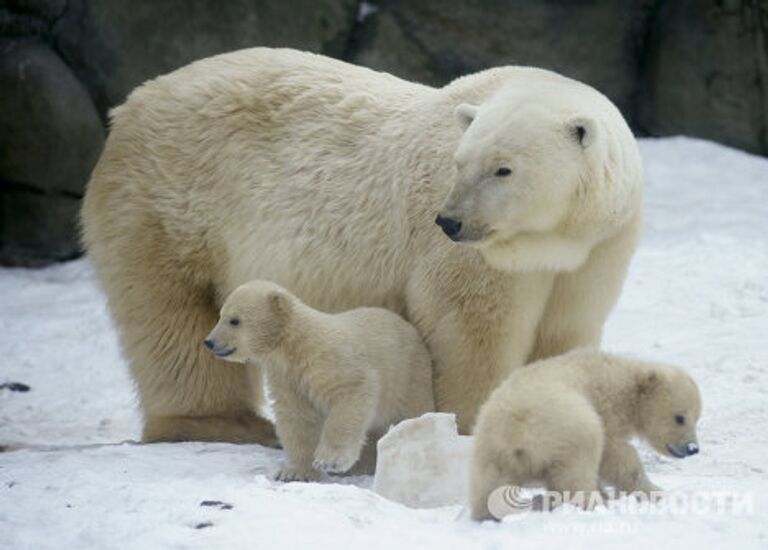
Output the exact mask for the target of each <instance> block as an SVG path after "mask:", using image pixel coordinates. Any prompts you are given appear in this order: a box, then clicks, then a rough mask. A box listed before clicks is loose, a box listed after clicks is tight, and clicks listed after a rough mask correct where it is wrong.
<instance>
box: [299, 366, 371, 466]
mask: <svg viewBox="0 0 768 550" xmlns="http://www.w3.org/2000/svg"><path fill="white" fill-rule="evenodd" d="M371 385H372V384H370V383H369V382H368V381H366V382H365V383H363V384H360V385H358V386H357V387H356V388H355V389H354V391H352V392H351V394H350V395H346V396H345V398H344V399H341V400H338V401H337V402H335V403H333V404H332V405H331V408H330V410H329V411H328V416H327V417H326V419H325V424H324V425H323V432H322V435H321V436H320V444H319V445H318V446H317V450H315V460H314V462H313V466H314V467H315V468H316V469H318V470H321V471H324V472H329V473H342V472H346V471H347V470H349V469H350V468H351V467H352V466H354V464H355V462H357V460H358V459H359V458H360V453H361V451H362V449H363V446H364V445H365V437H366V432H367V431H368V428H369V427H370V425H371V422H372V420H373V415H374V406H375V404H376V393H375V391H373V388H371V387H370V386H371Z"/></svg>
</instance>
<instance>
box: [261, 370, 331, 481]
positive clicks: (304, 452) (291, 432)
mask: <svg viewBox="0 0 768 550" xmlns="http://www.w3.org/2000/svg"><path fill="white" fill-rule="evenodd" d="M271 390H272V394H273V397H274V398H275V404H274V410H275V420H276V422H275V424H276V426H275V427H276V430H277V436H278V438H279V439H280V443H281V444H282V446H283V449H284V450H285V454H286V458H287V463H286V464H285V465H284V466H283V467H282V468H281V469H280V470H279V471H278V472H277V473H276V474H275V476H274V477H275V479H276V480H278V481H318V480H320V479H322V478H323V474H322V472H320V471H318V470H316V469H315V468H313V467H312V457H313V454H314V451H315V447H317V442H318V440H319V439H320V430H321V429H322V424H321V418H320V415H319V414H318V413H317V412H316V411H315V410H314V409H313V408H312V406H311V404H310V403H309V402H308V401H307V400H306V398H304V397H303V396H301V395H299V394H297V393H295V392H294V391H292V390H290V389H288V388H282V387H280V385H279V384H274V385H273V387H272V388H271Z"/></svg>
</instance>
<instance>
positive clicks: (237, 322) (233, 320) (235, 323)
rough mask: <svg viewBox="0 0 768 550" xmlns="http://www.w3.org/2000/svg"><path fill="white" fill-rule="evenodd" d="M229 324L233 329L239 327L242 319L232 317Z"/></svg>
mask: <svg viewBox="0 0 768 550" xmlns="http://www.w3.org/2000/svg"><path fill="white" fill-rule="evenodd" d="M229 324H230V325H232V326H233V327H236V326H237V325H239V324H240V319H238V318H237V317H232V318H231V319H230V320H229Z"/></svg>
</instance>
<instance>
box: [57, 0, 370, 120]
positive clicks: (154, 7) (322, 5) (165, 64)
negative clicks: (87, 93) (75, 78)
mask: <svg viewBox="0 0 768 550" xmlns="http://www.w3.org/2000/svg"><path fill="white" fill-rule="evenodd" d="M356 14H357V3H356V1H355V0H295V1H291V2H286V1H274V0H227V1H224V2H222V1H219V0H195V1H188V0H163V1H162V2H158V1H156V0H131V1H125V0H99V1H85V0H69V5H68V8H67V10H66V11H65V13H64V15H63V16H62V17H61V18H60V19H59V21H58V22H57V23H56V25H55V27H54V38H55V40H56V44H57V46H58V48H59V50H60V51H61V52H62V54H63V55H64V57H65V58H66V59H67V61H68V62H69V63H70V65H71V66H72V67H73V68H74V70H75V72H76V73H77V74H78V75H79V76H80V77H81V79H82V80H83V81H84V82H86V83H87V84H88V86H89V88H90V90H91V92H92V94H93V96H94V99H95V101H96V105H97V108H98V109H99V112H100V113H105V112H106V110H107V109H108V108H110V107H113V106H115V105H118V104H120V103H122V102H123V100H124V99H125V97H126V96H127V95H128V93H129V92H130V91H131V90H132V89H133V88H134V87H136V86H138V85H139V84H141V83H142V82H144V81H145V80H148V79H150V78H154V77H156V76H158V75H160V74H164V73H166V72H169V71H172V70H174V69H177V68H179V67H181V66H183V65H186V64H187V63H189V62H191V61H194V60H196V59H200V58H203V57H207V56H210V55H214V54H217V53H221V52H226V51H231V50H237V49H241V48H248V47H253V46H290V47H293V48H298V49H302V50H309V51H313V52H321V53H325V54H327V55H331V56H339V55H341V53H342V52H343V50H344V47H345V45H346V40H347V37H348V36H349V33H350V31H351V29H352V27H353V25H354V21H355V17H356Z"/></svg>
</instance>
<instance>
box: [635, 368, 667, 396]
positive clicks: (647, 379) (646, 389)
mask: <svg viewBox="0 0 768 550" xmlns="http://www.w3.org/2000/svg"><path fill="white" fill-rule="evenodd" d="M660 383H661V380H660V379H659V375H658V373H656V372H645V373H643V374H641V375H640V377H639V379H638V381H637V392H638V393H639V394H640V395H649V394H651V393H653V392H654V391H655V390H656V388H658V387H659V384H660Z"/></svg>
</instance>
